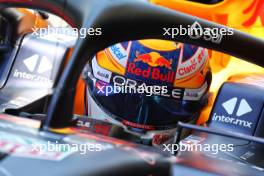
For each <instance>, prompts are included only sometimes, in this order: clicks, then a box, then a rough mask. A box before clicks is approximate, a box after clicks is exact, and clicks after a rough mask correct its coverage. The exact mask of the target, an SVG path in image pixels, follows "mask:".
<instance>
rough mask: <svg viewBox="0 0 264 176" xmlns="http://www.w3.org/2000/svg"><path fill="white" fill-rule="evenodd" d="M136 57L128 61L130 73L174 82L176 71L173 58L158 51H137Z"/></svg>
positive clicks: (170, 82)
mask: <svg viewBox="0 0 264 176" xmlns="http://www.w3.org/2000/svg"><path fill="white" fill-rule="evenodd" d="M135 56H136V57H135V58H134V59H131V61H132V62H128V64H127V71H126V73H127V74H128V75H134V76H135V77H140V78H145V79H150V80H152V81H161V82H166V83H169V84H172V83H173V82H174V79H175V71H173V69H172V64H173V60H172V59H167V58H165V57H163V56H162V55H161V54H159V53H158V52H150V53H143V54H139V52H136V54H135Z"/></svg>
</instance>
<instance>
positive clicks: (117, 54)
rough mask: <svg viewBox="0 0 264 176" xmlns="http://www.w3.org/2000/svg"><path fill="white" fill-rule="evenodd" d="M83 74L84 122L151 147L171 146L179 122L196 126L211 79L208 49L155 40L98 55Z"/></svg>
mask: <svg viewBox="0 0 264 176" xmlns="http://www.w3.org/2000/svg"><path fill="white" fill-rule="evenodd" d="M83 76H84V80H85V82H86V85H87V86H86V93H85V102H86V105H85V110H86V115H87V118H90V119H93V120H97V121H98V120H99V121H104V122H107V123H110V124H112V126H118V127H122V129H124V131H125V132H126V135H120V133H121V132H120V130H113V128H111V129H109V130H112V133H111V135H112V136H118V137H120V136H123V137H124V136H125V139H126V140H128V139H132V140H136V142H140V143H144V144H149V145H161V144H164V143H168V142H173V140H175V138H176V135H175V134H176V133H175V131H176V127H177V122H179V121H183V122H187V123H195V122H196V120H197V118H198V117H199V114H200V112H201V111H202V109H203V108H204V107H205V106H206V105H207V102H208V91H209V87H210V84H211V79H212V74H211V70H210V66H209V54H208V50H207V49H205V48H201V47H197V46H193V45H188V44H182V43H175V42H172V41H164V40H153V39H148V40H137V41H128V42H123V43H118V44H115V45H113V46H110V47H108V48H106V49H105V50H103V51H100V52H98V53H97V54H96V56H95V57H94V58H93V59H92V61H91V62H89V63H88V64H87V66H86V68H85V69H84V74H83ZM131 136H133V137H131ZM134 136H136V138H135V137H134Z"/></svg>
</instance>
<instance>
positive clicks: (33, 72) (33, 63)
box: [13, 54, 53, 82]
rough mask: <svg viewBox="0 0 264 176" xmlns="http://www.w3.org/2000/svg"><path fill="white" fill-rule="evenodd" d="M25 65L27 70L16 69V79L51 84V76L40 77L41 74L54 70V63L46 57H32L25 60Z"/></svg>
mask: <svg viewBox="0 0 264 176" xmlns="http://www.w3.org/2000/svg"><path fill="white" fill-rule="evenodd" d="M23 64H24V66H25V67H26V69H27V70H24V71H20V70H21V68H19V69H20V70H18V69H15V72H14V75H13V76H14V77H15V78H21V79H26V80H30V81H37V82H51V80H50V79H49V74H48V75H45V76H40V75H39V74H45V73H46V72H48V71H50V70H51V69H52V68H53V65H52V63H51V62H50V61H49V59H48V58H47V57H46V56H39V55H38V54H35V55H32V56H30V57H28V58H26V59H24V60H23Z"/></svg>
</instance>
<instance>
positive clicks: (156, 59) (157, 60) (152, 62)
mask: <svg viewBox="0 0 264 176" xmlns="http://www.w3.org/2000/svg"><path fill="white" fill-rule="evenodd" d="M136 56H137V58H136V59H135V60H134V62H144V63H146V64H148V65H149V66H151V67H157V66H159V67H165V68H167V69H170V70H171V64H172V59H170V60H168V59H166V58H164V57H163V56H161V55H160V54H159V53H157V52H150V53H146V54H141V55H139V54H138V53H136Z"/></svg>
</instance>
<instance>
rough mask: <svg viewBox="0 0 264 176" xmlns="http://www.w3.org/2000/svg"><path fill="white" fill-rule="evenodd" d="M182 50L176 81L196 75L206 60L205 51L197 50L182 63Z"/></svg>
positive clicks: (206, 54) (206, 53)
mask: <svg viewBox="0 0 264 176" xmlns="http://www.w3.org/2000/svg"><path fill="white" fill-rule="evenodd" d="M184 49H185V48H182V50H181V53H180V61H179V64H178V69H177V74H176V79H182V78H185V77H188V76H191V75H193V74H196V73H197V72H198V71H199V70H201V69H202V68H203V67H204V65H205V63H206V61H207V58H208V52H207V50H206V49H204V48H199V49H198V50H197V51H196V53H195V54H194V55H193V56H192V57H191V58H189V59H188V60H186V61H184V59H183V54H184Z"/></svg>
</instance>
